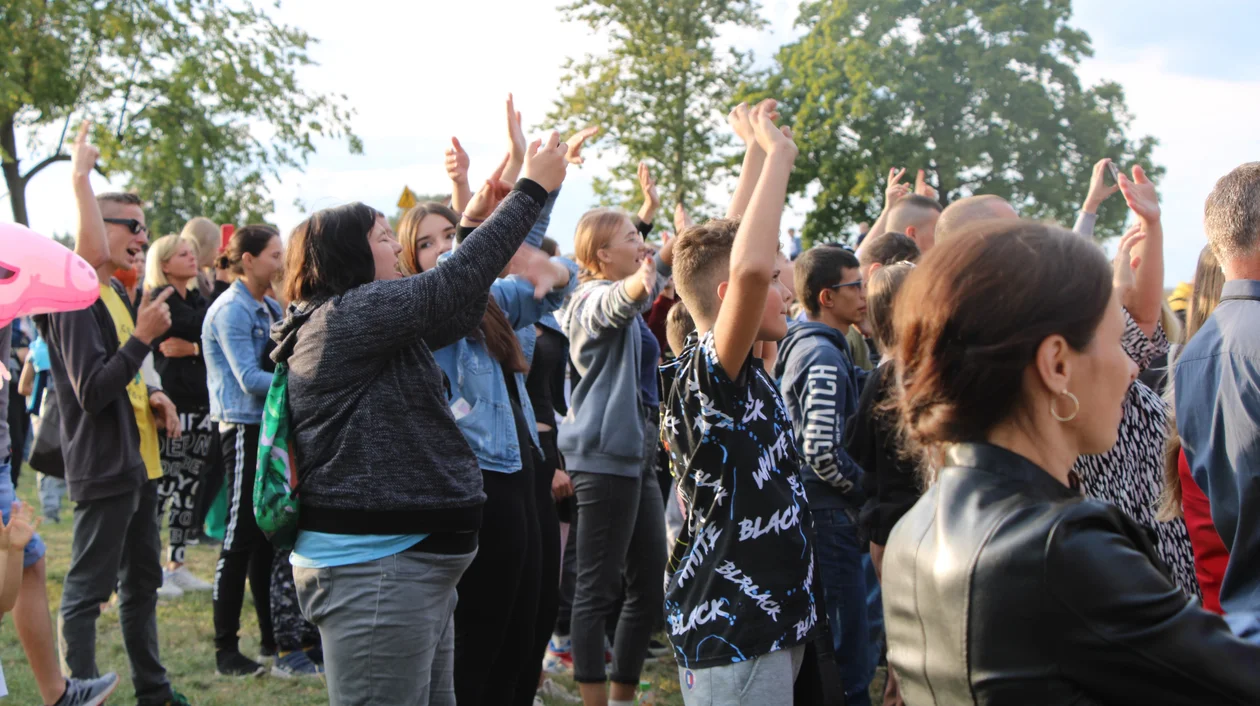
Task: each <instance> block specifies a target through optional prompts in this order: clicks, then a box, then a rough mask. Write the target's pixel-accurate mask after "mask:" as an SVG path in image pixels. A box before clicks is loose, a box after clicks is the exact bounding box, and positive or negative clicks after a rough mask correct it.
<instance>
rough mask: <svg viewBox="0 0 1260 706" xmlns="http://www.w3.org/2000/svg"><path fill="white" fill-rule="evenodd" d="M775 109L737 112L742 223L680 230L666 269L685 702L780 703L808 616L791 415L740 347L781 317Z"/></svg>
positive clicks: (814, 610) (810, 596)
mask: <svg viewBox="0 0 1260 706" xmlns="http://www.w3.org/2000/svg"><path fill="white" fill-rule="evenodd" d="M774 108H775V102H774V101H773V100H767V101H763V102H762V104H761V105H759V106H757V108H755V109H754V110H753V111H751V115H750V116H748V118H747V119H746V123H745V124H748V125H750V129H751V132H752V135H753V138H754V139H751V140H747V142H748V151H749V153H750V154H749V155H748V158H746V159H745V167H746V172H745V174H744V175H743V176H742V177H741V185H740V188H738V189H737V190H736V200H737V201H738V200H741V197H746V199H747V200H745V201H743V202H744V203H747V204H748V206H747V212H746V213H745V215H744V217H743V219H742V221H739V222H737V221H734V220H730V219H724V220H716V221H710V222H708V223H706V224H704V225H700V226H695V227H692V228H689V229H687V230H686V231H685V232H684V233H682V234H681V235H680V236H679V237H678V239H677V241H676V243H675V245H674V248H675V250H674V279H675V282H676V283H677V289H678V293H679V295H680V296H681V297H682V300H683V302H684V303H685V304H686V306H687V309H688V310H689V311H690V312H691V315H692V317H693V318H694V320H695V324H696V332H695V335H693V336H692V337H691V338H690V339H689V342H688V346H687V348H686V349H685V350H684V351H683V352H682V354H681V355H680V356H679V357H678V358H677V359H676V360H675V361H674V362H673V363H672V364H671V365H670V367H671V368H672V369H671V370H670V371H669V372H670V373H671V376H672V378H673V384H672V385H671V386H670V389H669V390H667V399H666V400H665V405H664V407H665V409H664V418H663V422H662V425H661V428H662V432H663V434H664V437H665V441H666V443H667V445H668V449H669V454H670V459H671V462H672V464H673V467H674V470H675V475H676V478H677V481H678V492H679V497H680V498H681V500H682V503H683V506H684V515H685V516H684V523H683V524H684V526H683V529H682V534H681V535H680V536H679V538H678V541H677V543H676V544H675V545H674V551H673V556H672V557H671V561H670V570H669V572H668V574H669V584H668V586H667V589H666V598H665V611H666V616H667V618H668V622H669V636H670V640H671V642H672V643H673V646H674V655H675V658H676V659H677V660H678V665H679V680H680V682H681V686H682V692H683V699H684V701H685V703H687V704H709V703H715V704H718V703H720V704H736V703H744V704H764V705H770V704H790V703H792V691H793V683H794V681H795V678H796V674H797V672H798V671H799V669H800V666H801V660H802V658H803V655H804V648H805V643H806V642H808V641H809V640H810V639H811V638H812V637H813V636H814V632H815V630H816V625H817V621H818V612H819V610H818V601H817V598H816V597H815V593H814V549H813V546H812V539H811V538H812V528H811V527H810V526H809V507H808V504H807V502H806V499H805V491H804V488H803V486H802V484H801V480H800V476H799V472H798V468H799V460H798V458H797V454H796V446H795V444H794V443H793V441H792V425H791V422H790V421H789V419H788V414H787V410H786V409H785V408H784V406H783V401H782V399H781V398H780V397H779V393H778V391H777V390H776V388H775V385H774V382H773V381H772V380H771V379H770V377H769V376H768V375H767V374H766V372H765V370H764V369H763V367H762V365H761V363H760V361H758V360H757V359H756V358H754V357H753V355H752V349H753V344H754V343H755V342H757V341H774V340H778V339H780V338H782V337H783V335H784V334H785V332H786V328H787V316H786V315H787V302H788V299H789V293H788V292H787V291H786V290H785V289H784V287H783V285H781V284H780V283H779V273H778V268H777V265H776V258H775V254H776V253H777V252H778V249H779V243H778V240H779V217H780V215H781V213H782V210H783V203H784V199H785V195H786V191H787V180H788V174H789V173H790V172H791V170H792V163H793V161H794V160H795V158H796V152H797V151H796V145H795V144H794V143H793V142H792V135H791V131H790V130H788V129H787V128H782V129H780V128H778V127H776V126H775V124H774V121H773V117H774ZM740 111H744V112H746V111H747V108H746V107H745V106H740V108H737V109H736V112H737V113H739V112H740ZM732 123H736V120H735V118H734V114H733V117H732ZM737 129H738V128H737ZM750 163H751V164H753V165H759V166H760V167H761V168H760V169H757V170H750V169H747V166H748V165H749V164H750ZM746 180H752V181H753V184H752V185H751V187H750V185H749V184H747V183H742V182H745V181H746ZM732 210H733V211H734V212H736V213H738V212H739V211H740V210H742V208H740V207H737V206H733V208H732ZM754 677H755V678H754Z"/></svg>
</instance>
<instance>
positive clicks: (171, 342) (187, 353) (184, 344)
mask: <svg viewBox="0 0 1260 706" xmlns="http://www.w3.org/2000/svg"><path fill="white" fill-rule="evenodd" d="M158 351H159V352H161V354H162V355H164V356H166V357H167V358H195V357H196V356H199V355H201V346H199V345H197V344H196V343H193V342H191V341H185V340H184V339H182V338H168V339H166V340H165V341H162V343H161V345H159V346H158Z"/></svg>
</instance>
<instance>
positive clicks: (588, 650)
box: [570, 425, 666, 684]
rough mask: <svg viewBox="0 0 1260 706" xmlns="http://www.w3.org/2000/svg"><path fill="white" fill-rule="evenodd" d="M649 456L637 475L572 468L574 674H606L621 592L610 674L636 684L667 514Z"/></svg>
mask: <svg viewBox="0 0 1260 706" xmlns="http://www.w3.org/2000/svg"><path fill="white" fill-rule="evenodd" d="M648 431H649V432H650V434H649V437H648V438H649V439H650V440H651V443H652V456H651V457H650V459H649V462H647V463H645V468H644V471H643V472H642V473H640V474H639V477H638V478H626V477H623V476H613V475H608V474H606V473H588V472H582V471H580V470H579V471H570V475H571V477H572V478H573V493H574V495H575V496H577V506H578V511H577V514H578V520H577V586H576V589H575V591H574V596H573V619H572V625H571V629H570V634H571V637H572V639H573V679H574V681H577V682H586V683H600V684H602V683H603V682H604V631H605V627H606V621H607V620H608V617H609V614H610V613H611V612H612V610H613V608H614V607H615V605H616V603H617V599H618V597H620V595H621V588H622V578H623V577H624V579H625V589H626V600H625V603H623V604H622V606H621V617H620V618H619V619H618V621H617V630H616V639H615V640H614V641H613V659H612V674H611V675H609V677H610V678H611V679H612V681H614V682H616V683H618V684H638V683H639V676H640V675H641V673H642V671H643V659H644V657H645V656H646V654H647V646H648V642H650V641H651V639H652V633H653V632H654V631H655V630H656V629H657V627H658V625H659V624H660V621H661V610H662V605H664V601H665V584H664V581H662V580H661V577H662V576H663V575H664V573H665V560H666V548H665V517H664V508H663V507H662V504H661V486H660V484H659V482H658V481H657V480H656V470H655V464H654V461H655V458H656V456H655V448H656V443H655V439H656V438H657V435H656V429H655V427H654V426H651V425H649V429H648Z"/></svg>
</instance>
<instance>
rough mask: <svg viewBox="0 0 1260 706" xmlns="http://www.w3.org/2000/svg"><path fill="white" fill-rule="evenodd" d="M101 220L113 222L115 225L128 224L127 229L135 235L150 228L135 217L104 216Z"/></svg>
mask: <svg viewBox="0 0 1260 706" xmlns="http://www.w3.org/2000/svg"><path fill="white" fill-rule="evenodd" d="M101 220H103V221H105V222H106V223H113V224H115V225H120V226H127V230H130V231H131V232H132V234H134V235H139V234H141V233H143V232H145V231H147V230H148V229H149V227H148V226H146V225H145V224H143V223H141V222H140V221H138V220H136V219H135V218H103V219H101Z"/></svg>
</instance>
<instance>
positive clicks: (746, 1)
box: [547, 0, 763, 207]
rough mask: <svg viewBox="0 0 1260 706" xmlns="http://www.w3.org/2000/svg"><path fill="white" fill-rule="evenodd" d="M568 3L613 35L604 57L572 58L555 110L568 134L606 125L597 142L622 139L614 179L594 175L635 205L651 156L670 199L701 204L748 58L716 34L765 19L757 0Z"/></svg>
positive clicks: (601, 190) (598, 185)
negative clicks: (641, 168)
mask: <svg viewBox="0 0 1260 706" xmlns="http://www.w3.org/2000/svg"><path fill="white" fill-rule="evenodd" d="M561 9H562V10H563V11H564V12H565V15H566V19H568V20H569V21H571V22H581V23H584V24H586V25H587V26H589V27H590V29H591V30H592V32H602V33H604V34H605V35H606V36H607V37H608V51H607V52H606V53H605V54H604V55H602V56H593V55H590V54H588V55H586V57H584V58H583V59H581V60H575V59H569V60H568V61H567V62H566V63H565V67H564V68H565V75H564V77H563V78H562V79H561V88H562V91H563V94H562V96H561V97H560V98H559V99H558V100H557V101H556V104H555V107H554V109H553V110H552V112H551V114H549V115H548V116H547V126H548V127H551V126H555V125H557V124H559V125H560V126H562V129H563V130H564V131H565V132H566V134H567V133H571V132H573V131H575V130H577V129H579V128H581V127H584V126H586V125H599V126H600V127H601V128H602V130H601V132H600V134H599V135H598V136H597V138H596V139H594V140H592V142H593V143H595V144H597V146H598V143H602V144H604V145H614V146H615V147H616V152H615V154H616V160H617V161H616V164H615V165H614V166H613V168H612V175H611V177H609V178H607V179H602V178H601V179H596V180H595V183H594V188H595V192H596V193H597V194H598V195H599V196H600V199H601V201H602V202H603V203H605V204H618V205H622V206H631V205H632V204H635V203H637V202H638V200H639V198H640V195H639V189H638V178H637V176H636V170H637V168H638V164H639V162H640V161H646V162H647V163H648V164H649V165H650V166H651V167H652V173H653V175H654V176H655V177H656V180H657V183H658V185H659V189H660V191H661V194H662V196H663V198H665V199H666V200H670V201H672V202H673V203H685V204H687V205H688V207H698V206H703V204H704V202H705V189H706V187H707V186H708V185H709V184H710V183H712V181H713V179H714V178H715V176H716V175H717V174H719V172H720V171H721V170H722V169H723V168H724V167H725V166H726V164H727V162H728V160H727V158H726V155H725V154H724V151H723V148H724V147H725V146H727V145H728V144H729V143H730V136H729V135H728V130H726V126H725V123H724V119H725V116H726V113H727V111H729V110H730V107H731V96H732V95H733V93H734V90H735V88H736V86H737V85H738V82H739V80H740V78H741V76H742V75H744V74H745V73H746V72H747V70H748V67H749V63H750V62H749V57H748V55H747V54H746V53H743V52H739V51H735V50H728V51H722V50H720V49H719V48H717V47H715V41H716V39H717V37H718V34H719V32H720V31H722V30H723V29H727V28H732V27H740V26H742V27H760V26H761V25H762V24H763V20H762V19H761V18H760V17H759V16H758V14H757V9H758V5H757V3H756V1H755V0H576V2H573V3H572V4H570V5H567V6H565V7H563V8H561Z"/></svg>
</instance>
